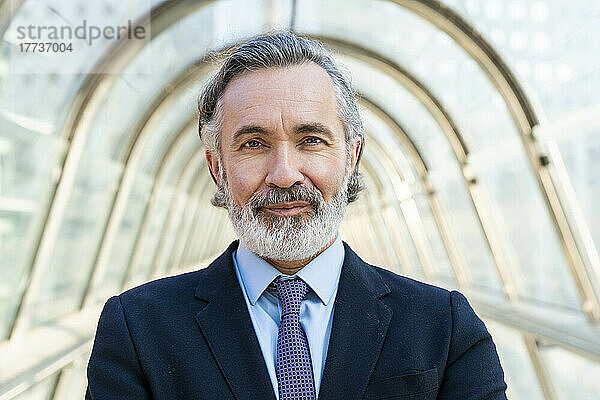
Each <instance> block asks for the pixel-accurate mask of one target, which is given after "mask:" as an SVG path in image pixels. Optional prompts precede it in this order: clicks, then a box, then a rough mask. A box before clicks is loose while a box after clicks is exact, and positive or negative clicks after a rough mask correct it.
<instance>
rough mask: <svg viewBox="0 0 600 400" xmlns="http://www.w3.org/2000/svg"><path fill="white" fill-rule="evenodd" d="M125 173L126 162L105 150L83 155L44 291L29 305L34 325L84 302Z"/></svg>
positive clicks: (45, 279)
mask: <svg viewBox="0 0 600 400" xmlns="http://www.w3.org/2000/svg"><path fill="white" fill-rule="evenodd" d="M121 172H122V167H121V165H119V164H116V163H114V162H112V161H111V160H107V159H105V158H103V157H102V156H101V154H97V153H94V152H93V151H89V154H87V156H84V157H83V159H82V161H81V164H80V165H79V168H78V171H77V176H76V181H75V187H74V189H73V193H72V194H71V197H70V198H69V201H68V204H67V207H66V211H65V216H64V218H63V221H62V224H61V228H60V231H59V233H58V238H57V239H56V245H55V247H54V249H53V254H52V256H51V259H50V262H49V265H48V269H46V270H44V272H45V274H44V277H43V279H42V285H41V289H40V291H39V293H37V294H36V296H35V299H34V300H33V307H30V308H28V310H30V312H31V314H30V315H29V316H28V318H30V320H31V323H32V324H34V325H37V324H42V323H46V322H49V321H51V320H53V319H55V318H57V317H59V316H61V315H64V314H66V313H68V312H70V311H74V310H76V309H78V307H79V306H80V303H81V300H82V296H83V294H84V290H85V288H86V287H87V281H88V279H89V277H90V272H91V268H92V266H93V262H94V261H95V256H96V253H97V251H98V248H99V245H100V243H99V240H100V237H101V235H102V232H103V230H104V227H105V225H106V220H107V218H108V211H109V206H110V204H111V202H112V200H113V196H114V188H115V185H116V183H117V180H118V179H119V177H120V174H121Z"/></svg>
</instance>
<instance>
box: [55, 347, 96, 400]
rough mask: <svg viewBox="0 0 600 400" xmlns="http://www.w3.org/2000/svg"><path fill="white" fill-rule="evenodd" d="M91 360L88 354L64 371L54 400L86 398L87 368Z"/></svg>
mask: <svg viewBox="0 0 600 400" xmlns="http://www.w3.org/2000/svg"><path fill="white" fill-rule="evenodd" d="M89 358H90V354H89V353H86V354H85V355H83V356H82V357H80V358H79V359H78V360H76V361H75V362H73V363H72V364H71V365H69V366H68V367H66V368H64V369H63V370H62V372H61V375H60V380H59V381H58V385H57V387H56V393H55V394H54V397H53V400H71V399H83V398H84V397H85V389H86V386H87V379H86V368H87V362H88V359H89Z"/></svg>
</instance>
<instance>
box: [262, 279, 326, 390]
mask: <svg viewBox="0 0 600 400" xmlns="http://www.w3.org/2000/svg"><path fill="white" fill-rule="evenodd" d="M267 290H269V291H270V292H272V293H275V294H276V295H277V297H279V301H280V302H281V322H280V323H279V333H278V334H277V365H276V367H277V368H276V369H277V384H278V386H279V400H292V399H294V400H315V399H316V398H317V396H316V392H315V380H314V378H313V370H312V363H311V360H310V352H309V349H308V341H307V340H306V334H305V333H304V330H302V326H300V302H301V301H302V299H303V298H304V296H306V293H308V286H307V285H306V283H304V281H302V280H300V279H285V280H284V279H279V278H277V279H276V280H274V281H273V282H272V283H271V284H270V285H269V287H268V289H267Z"/></svg>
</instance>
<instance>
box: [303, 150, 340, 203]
mask: <svg viewBox="0 0 600 400" xmlns="http://www.w3.org/2000/svg"><path fill="white" fill-rule="evenodd" d="M311 171H312V172H310V173H309V174H310V175H309V177H310V179H311V181H312V182H313V184H314V185H315V186H316V187H317V188H318V189H319V190H320V191H321V193H322V194H323V199H324V200H325V201H329V200H331V199H332V198H333V197H334V196H335V195H336V194H337V192H338V191H339V190H340V187H341V185H342V183H343V181H344V173H345V172H346V163H345V157H339V158H336V159H332V160H328V161H327V162H326V161H325V160H321V162H319V163H314V164H313V165H312V168H311Z"/></svg>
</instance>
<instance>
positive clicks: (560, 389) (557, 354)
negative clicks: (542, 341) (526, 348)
mask: <svg viewBox="0 0 600 400" xmlns="http://www.w3.org/2000/svg"><path fill="white" fill-rule="evenodd" d="M540 351H541V353H542V356H543V358H544V360H545V361H546V365H547V366H548V369H549V370H550V375H551V377H552V384H553V386H554V389H555V390H556V392H557V394H558V398H559V399H569V400H595V399H598V398H600V380H599V379H598V377H599V376H600V364H599V363H597V362H593V361H591V360H589V359H587V358H583V357H581V356H579V355H577V354H574V353H571V352H569V351H566V350H564V349H563V348H561V347H558V346H548V347H541V348H540Z"/></svg>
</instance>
